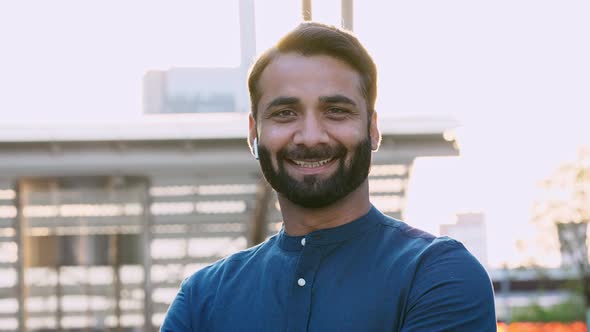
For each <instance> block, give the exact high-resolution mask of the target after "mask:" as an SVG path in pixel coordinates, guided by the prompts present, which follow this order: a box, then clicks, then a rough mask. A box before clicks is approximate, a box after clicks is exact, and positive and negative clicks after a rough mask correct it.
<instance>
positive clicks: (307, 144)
mask: <svg viewBox="0 0 590 332" xmlns="http://www.w3.org/2000/svg"><path fill="white" fill-rule="evenodd" d="M258 86H259V89H260V91H261V92H262V94H261V98H260V100H259V102H258V106H257V107H258V109H257V111H258V115H257V120H256V121H254V119H251V120H250V137H251V139H253V138H254V137H258V151H259V160H260V166H261V168H262V171H263V173H264V176H265V177H266V179H267V181H268V182H269V183H270V184H271V186H272V187H273V188H274V189H275V190H276V191H277V192H278V193H279V194H280V195H282V196H284V197H286V198H287V199H288V200H289V201H291V202H293V203H295V204H297V205H299V206H302V207H306V208H319V207H324V206H327V205H330V204H332V203H334V202H336V201H338V200H340V199H342V198H343V197H345V196H346V195H348V194H349V193H351V192H352V191H354V190H355V189H356V188H358V186H359V185H360V184H361V183H363V182H364V181H365V179H366V177H367V175H368V171H369V166H370V162H371V149H374V148H376V147H377V144H378V140H379V132H378V130H377V126H376V123H375V122H376V116H375V115H374V114H373V116H371V118H370V120H369V116H368V110H367V106H366V101H365V98H364V97H363V95H362V93H361V78H360V76H359V74H358V73H357V72H356V71H355V70H354V69H353V68H351V67H350V66H349V65H348V64H346V63H345V62H343V61H340V60H338V59H336V58H333V57H330V56H325V55H315V56H303V55H300V54H295V53H287V54H282V55H280V56H278V57H277V58H276V59H274V60H273V61H272V62H271V63H270V64H269V65H268V66H267V67H266V69H265V70H264V71H263V73H262V75H261V77H260V81H259V82H258ZM369 121H371V122H372V123H371V126H369Z"/></svg>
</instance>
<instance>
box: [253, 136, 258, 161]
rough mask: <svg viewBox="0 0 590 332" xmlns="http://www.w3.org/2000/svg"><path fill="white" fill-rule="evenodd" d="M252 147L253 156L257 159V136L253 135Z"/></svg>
mask: <svg viewBox="0 0 590 332" xmlns="http://www.w3.org/2000/svg"><path fill="white" fill-rule="evenodd" d="M252 149H253V150H254V158H256V160H258V138H257V137H254V142H253V143H252Z"/></svg>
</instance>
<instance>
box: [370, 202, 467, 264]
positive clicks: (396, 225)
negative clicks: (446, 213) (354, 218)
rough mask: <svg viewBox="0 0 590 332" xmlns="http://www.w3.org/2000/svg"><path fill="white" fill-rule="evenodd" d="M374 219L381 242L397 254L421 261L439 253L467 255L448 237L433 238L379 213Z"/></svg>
mask: <svg viewBox="0 0 590 332" xmlns="http://www.w3.org/2000/svg"><path fill="white" fill-rule="evenodd" d="M375 218H377V220H378V223H379V226H380V228H379V231H378V232H377V233H378V234H379V236H381V237H382V239H381V241H383V242H387V243H390V244H391V245H392V246H393V247H394V248H395V251H397V252H400V253H407V254H410V255H412V256H413V257H414V258H421V259H422V258H425V257H427V256H430V255H433V254H437V253H441V252H446V253H451V254H460V253H463V254H465V253H467V254H468V251H467V249H465V247H464V246H463V244H461V243H460V242H458V241H456V240H454V239H451V238H449V237H446V236H443V237H437V236H434V235H432V234H430V233H428V232H425V231H423V230H421V229H418V228H415V227H412V226H410V225H408V224H406V223H405V222H403V221H401V220H398V219H395V218H392V217H390V216H387V215H385V214H383V213H381V212H378V213H377V214H376V215H375Z"/></svg>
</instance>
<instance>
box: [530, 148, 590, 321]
mask: <svg viewBox="0 0 590 332" xmlns="http://www.w3.org/2000/svg"><path fill="white" fill-rule="evenodd" d="M542 186H543V188H544V192H545V194H546V195H545V197H546V198H545V200H544V201H542V202H540V204H537V209H536V212H535V216H534V219H535V221H537V222H541V223H545V224H551V225H554V227H555V229H556V231H557V235H558V238H559V246H560V251H561V257H562V265H563V266H564V267H567V268H572V269H574V270H575V271H576V275H577V284H578V286H579V287H577V288H579V289H580V290H581V295H582V298H583V301H584V308H586V313H587V320H589V319H590V265H589V263H588V245H587V230H588V224H589V223H590V148H582V149H580V151H579V153H578V158H577V159H576V160H575V161H573V162H568V163H565V164H563V165H562V166H561V167H559V168H558V169H557V170H556V171H555V172H554V173H553V174H552V175H551V176H550V177H549V178H547V179H545V180H544V181H543V182H542Z"/></svg>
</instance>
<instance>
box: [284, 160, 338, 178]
mask: <svg viewBox="0 0 590 332" xmlns="http://www.w3.org/2000/svg"><path fill="white" fill-rule="evenodd" d="M286 160H287V161H288V163H287V164H288V165H291V168H292V169H293V170H294V171H295V172H296V173H299V174H303V175H317V174H320V173H326V172H328V171H329V170H330V169H331V168H332V166H333V165H335V164H336V162H335V161H336V160H338V158H335V157H331V158H326V159H286Z"/></svg>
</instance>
